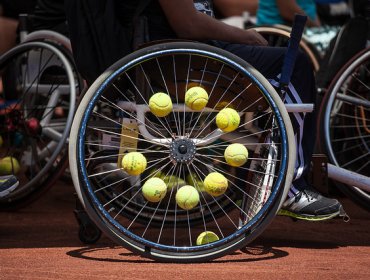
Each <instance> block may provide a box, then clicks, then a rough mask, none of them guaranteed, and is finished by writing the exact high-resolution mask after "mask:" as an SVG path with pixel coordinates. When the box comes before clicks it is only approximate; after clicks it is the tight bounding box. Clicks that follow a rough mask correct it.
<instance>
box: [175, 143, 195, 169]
mask: <svg viewBox="0 0 370 280" xmlns="http://www.w3.org/2000/svg"><path fill="white" fill-rule="evenodd" d="M195 152H196V148H195V144H194V142H193V141H191V140H190V139H176V140H174V141H172V143H171V145H170V157H171V160H172V161H173V162H174V163H190V162H191V161H192V160H193V159H194V156H195Z"/></svg>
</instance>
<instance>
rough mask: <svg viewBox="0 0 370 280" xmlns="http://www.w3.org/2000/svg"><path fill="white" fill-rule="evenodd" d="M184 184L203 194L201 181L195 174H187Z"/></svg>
mask: <svg viewBox="0 0 370 280" xmlns="http://www.w3.org/2000/svg"><path fill="white" fill-rule="evenodd" d="M186 182H187V183H188V184H189V185H191V186H194V188H196V189H197V190H198V191H200V192H203V191H204V183H203V181H202V180H201V179H200V178H199V176H198V174H196V173H189V174H188V175H186Z"/></svg>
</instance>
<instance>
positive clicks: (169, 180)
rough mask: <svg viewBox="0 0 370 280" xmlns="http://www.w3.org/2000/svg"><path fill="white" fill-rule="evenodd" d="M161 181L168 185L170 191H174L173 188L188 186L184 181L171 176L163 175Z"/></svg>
mask: <svg viewBox="0 0 370 280" xmlns="http://www.w3.org/2000/svg"><path fill="white" fill-rule="evenodd" d="M161 179H162V180H163V181H164V182H165V183H166V185H167V188H168V189H172V188H173V187H177V186H179V187H182V186H184V185H186V182H185V181H184V180H183V179H181V178H180V177H177V176H175V175H169V176H165V175H163V176H162V177H161Z"/></svg>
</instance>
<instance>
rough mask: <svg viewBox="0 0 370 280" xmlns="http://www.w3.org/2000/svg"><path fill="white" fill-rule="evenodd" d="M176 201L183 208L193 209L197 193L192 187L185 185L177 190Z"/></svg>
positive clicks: (197, 200) (197, 197)
mask: <svg viewBox="0 0 370 280" xmlns="http://www.w3.org/2000/svg"><path fill="white" fill-rule="evenodd" d="M176 202H177V205H178V206H179V207H181V208H182V209H184V210H190V209H193V208H194V207H195V206H197V205H198V203H199V193H198V191H197V190H196V189H195V188H194V187H192V186H189V185H185V186H183V187H181V188H179V189H178V190H177V193H176Z"/></svg>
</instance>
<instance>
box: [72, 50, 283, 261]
mask: <svg viewBox="0 0 370 280" xmlns="http://www.w3.org/2000/svg"><path fill="white" fill-rule="evenodd" d="M189 53H191V54H189ZM174 54H176V56H177V57H178V56H181V55H183V56H185V57H186V60H187V61H189V64H191V61H192V60H194V59H195V60H200V61H201V64H203V66H204V65H207V64H208V63H210V64H211V63H216V64H217V63H220V64H221V65H223V67H225V68H228V69H227V70H228V71H231V70H232V69H233V71H234V73H236V72H239V73H243V75H244V76H245V77H248V78H249V79H250V80H251V81H253V83H254V84H255V85H257V86H258V87H260V89H261V90H265V93H266V92H267V91H266V89H265V88H264V87H263V85H262V84H261V83H260V81H259V80H257V79H256V78H254V77H253V76H252V75H251V73H250V72H248V70H247V69H245V68H243V67H241V66H240V65H238V64H237V63H235V62H233V61H232V60H230V59H228V58H226V57H223V56H219V55H217V54H213V53H209V52H207V51H202V50H195V49H191V50H189V49H183V50H182V49H177V50H175V51H174V50H161V51H159V52H153V53H149V54H146V55H143V56H141V57H139V58H138V59H134V60H132V61H130V62H129V63H127V64H126V65H124V66H123V67H121V68H119V69H118V70H116V71H115V72H113V73H112V74H111V75H110V76H109V78H108V79H106V80H105V81H104V82H103V84H102V85H101V86H100V88H99V89H98V90H97V91H96V94H95V95H94V96H93V98H92V100H91V101H90V102H89V104H88V106H87V108H86V110H85V113H84V116H83V117H82V121H81V124H80V132H79V135H78V140H77V143H78V147H77V163H78V168H79V176H80V181H81V182H82V184H83V185H84V188H85V187H86V192H87V195H88V197H89V201H90V202H91V203H92V205H93V207H94V208H95V209H96V211H97V213H98V215H99V216H100V217H101V218H102V219H103V220H104V221H105V222H106V223H107V224H109V225H110V226H111V227H112V228H114V229H115V230H117V231H118V232H120V233H121V234H123V235H124V236H126V237H127V238H129V240H130V242H131V245H132V246H146V247H149V248H151V250H152V252H151V253H152V254H155V253H154V251H155V250H158V251H159V252H162V251H164V252H170V253H171V254H172V255H173V254H177V253H178V252H180V253H179V254H181V253H182V254H186V253H192V252H208V251H212V250H217V248H222V247H223V248H227V246H229V245H230V242H231V241H233V242H238V240H239V239H242V238H243V235H244V234H245V233H246V232H247V231H250V230H252V228H253V227H254V226H256V224H258V223H259V222H260V220H261V218H262V217H263V216H264V215H265V214H266V211H268V209H269V207H271V204H272V203H273V201H274V198H275V197H276V195H277V194H278V193H279V189H280V186H281V185H282V184H283V181H284V180H283V179H284V177H285V172H286V160H287V159H286V157H287V155H286V152H287V151H286V149H287V147H286V143H285V141H286V131H285V127H284V124H283V123H282V119H281V116H280V114H279V110H278V108H277V107H276V104H275V101H274V100H273V99H272V98H271V97H270V96H269V95H268V94H266V96H264V98H265V101H266V102H268V106H269V107H270V108H272V110H273V111H274V112H273V114H274V117H275V120H274V124H276V131H278V132H279V134H280V140H282V142H284V143H278V145H280V146H279V156H281V159H280V162H279V167H278V169H279V170H280V171H281V172H276V174H278V175H276V177H274V179H273V181H274V184H275V185H274V186H275V188H274V189H272V190H271V194H270V195H269V197H268V199H267V200H266V201H265V203H264V205H262V207H261V208H260V210H259V212H257V213H254V214H255V215H254V216H253V217H252V218H250V220H249V221H248V222H247V223H246V224H245V225H244V226H242V227H241V228H240V229H238V225H235V222H234V226H236V228H235V230H234V231H233V232H232V233H231V234H223V233H222V232H221V231H220V232H219V233H220V235H222V237H220V240H219V241H216V242H214V243H210V244H207V245H202V246H195V245H194V243H193V242H194V236H193V235H194V234H192V233H191V234H189V238H188V240H187V241H186V242H184V243H181V242H178V241H177V240H176V238H174V241H173V242H174V243H172V241H171V242H170V241H166V242H165V241H161V238H162V237H161V234H162V230H163V229H164V228H165V227H164V225H165V222H164V220H165V219H166V216H164V220H163V223H162V226H161V229H160V233H159V238H158V240H157V241H155V240H154V239H152V238H150V237H147V236H145V237H143V236H144V235H145V234H146V233H147V231H148V227H147V228H145V229H144V230H143V231H142V236H141V237H140V234H138V233H137V232H135V230H133V229H132V228H131V226H132V222H136V221H135V220H134V221H131V223H130V224H129V225H125V226H123V225H122V222H121V221H118V220H119V218H121V217H119V215H121V214H122V213H123V209H124V207H125V206H124V203H122V204H121V205H123V208H121V209H120V210H118V209H115V210H112V211H113V212H115V213H113V214H115V216H114V217H113V215H112V211H109V209H106V207H107V206H109V205H108V204H110V202H109V201H108V198H107V197H106V195H100V196H99V195H98V194H97V192H99V191H100V190H99V189H97V188H96V186H94V183H92V180H91V177H92V176H95V175H94V174H89V171H88V169H87V168H86V162H87V161H89V162H90V161H93V160H95V158H91V154H90V150H89V147H88V146H89V145H91V144H92V142H90V143H88V145H87V141H86V139H88V135H87V133H90V132H89V129H91V125H92V124H93V122H92V120H93V118H92V117H91V115H94V113H93V112H94V110H96V108H97V107H99V106H98V103H99V102H101V100H103V101H104V102H105V103H106V104H109V105H110V106H112V107H113V108H116V109H119V110H122V112H123V113H125V114H128V115H131V116H132V114H131V113H129V109H127V108H129V106H130V105H132V104H123V105H122V106H119V107H117V106H115V105H113V103H112V104H111V103H110V102H109V101H108V99H107V98H104V95H105V94H106V93H107V92H108V89H109V88H110V89H111V88H112V85H113V87H115V86H114V84H115V83H119V81H120V80H121V79H123V78H122V77H126V81H122V80H121V82H122V83H125V82H129V83H132V78H131V77H130V75H128V74H127V73H129V72H130V71H131V70H132V69H134V68H135V67H136V68H137V69H141V70H143V69H149V68H150V67H149V66H148V65H150V66H151V67H153V64H151V62H153V61H154V64H156V65H158V69H157V73H160V75H161V76H160V77H162V78H163V76H165V75H163V72H164V70H163V69H161V66H160V63H159V60H161V59H163V58H166V59H167V61H166V62H167V63H168V61H172V63H173V64H172V67H173V68H176V67H175V66H174V65H176V64H177V61H176V62H175V59H174V58H173V56H172V55H174ZM208 60H210V61H211V62H210V61H208ZM206 61H207V62H206ZM146 63H147V64H148V65H145V64H146ZM161 63H163V61H162V62H161ZM226 66H227V67H226ZM195 68H196V67H195V66H193V67H188V69H187V70H188V72H189V71H190V69H195ZM206 68H207V67H204V69H206ZM167 69H169V68H168V67H167ZM170 69H172V68H170ZM185 72H186V71H185ZM205 72H206V71H203V74H204V73H205ZM219 72H220V71H219ZM143 73H145V70H144V71H143ZM168 73H170V71H169V70H168V71H167V72H166V74H168ZM174 73H175V74H174V75H176V71H175V72H174ZM130 74H132V72H131V73H130ZM198 74H199V73H198ZM229 74H230V73H229ZM185 76H186V78H185V80H186V82H185V84H186V85H185V87H187V86H188V83H189V82H190V81H191V82H195V81H196V82H198V84H200V85H202V86H206V84H207V83H206V79H204V81H203V78H204V77H205V75H201V77H200V78H199V77H198V79H189V75H188V74H186V75H185ZM220 76H221V75H218V77H220ZM231 76H232V75H231ZM245 77H244V78H245ZM143 78H144V81H145V80H146V81H147V82H148V80H149V79H147V75H144V77H143ZM165 80H166V79H164V78H163V81H164V83H163V84H164V86H163V87H164V88H165V89H166V90H167V92H168V85H166V82H165ZM174 80H175V81H180V80H181V78H180V77H176V78H174ZM233 82H235V80H234V81H233V80H229V83H230V85H231V83H233ZM250 83H252V82H250ZM132 84H134V83H132ZM133 88H135V89H136V90H137V87H135V86H133ZM175 89H177V86H175ZM154 91H155V90H153V93H154ZM175 91H176V90H173V91H172V92H175ZM137 92H138V93H139V92H140V91H139V90H137ZM210 92H211V93H210V96H211V95H212V90H210ZM139 95H140V94H139ZM237 97H239V98H240V96H238V95H237ZM140 98H141V101H143V100H146V99H145V98H144V97H143V94H141V97H140ZM172 99H173V102H174V103H179V100H180V99H181V97H179V95H178V93H177V92H176V94H173V96H172ZM235 100H236V98H235V99H234V100H232V101H231V102H230V100H229V103H232V102H235ZM218 101H221V100H218ZM251 103H253V102H250V103H249V105H250V106H251ZM255 104H256V103H255ZM136 105H138V104H135V106H136ZM142 105H143V107H145V106H147V104H142ZM179 105H180V106H179V110H180V109H182V108H185V105H183V104H181V103H179ZM124 106H126V107H124ZM138 106H141V105H138ZM138 106H136V107H138ZM124 108H126V109H124ZM143 110H144V109H143ZM211 111H212V110H211ZM202 113H203V111H202V112H201V113H200V114H199V113H198V115H195V116H194V114H196V113H194V112H190V111H189V112H188V111H187V109H185V110H184V111H181V114H176V112H173V114H172V115H173V116H172V121H173V123H174V124H173V126H171V125H170V123H171V118H169V119H168V120H167V119H163V120H158V122H157V125H158V126H160V125H163V126H166V125H168V127H167V128H165V129H163V130H164V131H165V132H161V131H158V130H157V131H156V133H157V134H158V135H161V134H162V136H163V133H166V130H167V132H168V134H169V135H171V133H172V132H175V133H176V132H178V133H179V135H182V136H184V135H185V134H186V133H187V134H189V135H190V136H189V137H188V138H186V139H187V140H191V141H193V142H196V141H195V140H194V138H192V134H195V132H194V131H193V129H192V128H191V127H189V128H186V125H185V124H186V120H187V117H189V118H191V119H192V118H193V116H194V120H195V121H194V122H195V123H197V122H198V121H199V119H200V117H201V115H202ZM211 113H213V111H212V112H211ZM182 114H183V118H181V117H180V116H181V115H182ZM203 114H204V113H203ZM140 115H141V114H140ZM207 116H208V117H209V119H207V118H206V120H205V122H206V123H212V122H213V121H214V118H215V116H213V115H212V114H208V115H207ZM265 116H266V115H265ZM94 117H95V118H97V117H102V115H101V114H100V113H98V114H95V115H94ZM263 117H264V116H263ZM102 118H105V117H102ZM259 118H261V117H259ZM254 120H255V121H256V119H254ZM94 121H95V122H96V123H97V121H96V119H94ZM136 121H137V122H138V123H140V124H143V125H144V122H145V121H148V122H149V123H151V120H150V119H145V118H144V119H139V118H137V119H136ZM188 123H191V121H188ZM181 124H182V125H183V127H184V128H183V129H181ZM148 127H149V126H148ZM153 127H154V128H151V129H152V130H153V131H155V129H156V126H155V125H154V126H153ZM148 129H149V128H148ZM148 129H146V131H145V132H144V133H142V134H144V135H145V134H146V133H147V132H148ZM168 130H171V131H168ZM272 130H274V131H275V128H274V129H272ZM100 131H101V132H104V131H103V130H101V129H100ZM181 131H182V133H181ZM184 131H185V132H186V133H184ZM198 132H199V131H198ZM251 134H252V133H251ZM259 134H260V135H261V134H262V133H261V132H260V133H259ZM158 135H155V136H157V138H158ZM200 135H202V131H200V133H199V136H200ZM218 137H219V136H218ZM143 138H145V137H143ZM152 138H153V139H157V138H156V137H152ZM163 138H164V139H162V140H163V142H161V139H158V141H156V142H155V144H157V145H162V144H163V143H166V141H167V140H168V139H167V138H168V136H167V137H163ZM203 138H205V137H204V135H203ZM214 138H215V139H217V137H216V136H215V137H214ZM175 139H179V138H176V137H175ZM202 140H204V139H202ZM234 141H235V138H234ZM144 142H145V141H144ZM174 142H175V141H172V142H171V143H174ZM201 142H202V141H199V143H201ZM199 143H198V144H199ZM224 143H225V142H224ZM271 143H273V141H271ZM199 145H200V144H199ZM224 145H225V144H224ZM225 146H226V145H225ZM271 146H273V144H271V145H270V147H271ZM216 147H217V146H216ZM219 147H221V146H219ZM139 150H140V149H139ZM142 152H143V154H145V153H147V154H148V152H151V150H148V151H145V150H144V149H143V150H142ZM269 153H272V152H270V151H269ZM261 154H262V152H261ZM208 156H209V155H208ZM258 160H259V159H258V158H256V159H255V161H258ZM251 161H253V159H251ZM216 162H217V161H216ZM218 163H220V162H218ZM87 164H89V163H87ZM163 169H165V167H164V168H163ZM181 170H182V169H181V167H179V170H176V167H175V168H173V169H169V171H167V175H171V174H180V175H181V173H183V172H184V171H181ZM194 170H197V169H196V168H194ZM221 170H222V169H218V168H213V171H221ZM116 171H117V170H116ZM244 171H246V170H244ZM104 172H106V170H105V171H103V172H101V174H107V173H108V172H106V173H104ZM171 172H172V173H171ZM177 172H180V173H177ZM198 172H199V173H198V174H199V175H200V176H202V175H206V174H201V173H202V172H200V171H199V170H198ZM189 173H191V172H189ZM101 174H100V175H101ZM180 175H179V176H178V177H180ZM228 176H229V177H228V179H229V180H230V181H231V180H233V179H238V178H237V177H236V176H234V177H233V176H232V174H228ZM274 176H275V173H274ZM230 178H231V179H230ZM144 179H145V178H144ZM143 181H144V180H143ZM232 186H233V187H235V188H237V187H238V186H237V185H236V184H232ZM109 187H110V186H108V188H109ZM176 187H178V185H177V186H176ZM103 188H105V189H106V188H107V185H105V186H104V187H103ZM173 190H174V188H172V189H171V194H170V199H169V200H168V201H167V208H166V209H167V210H168V205H170V203H171V198H172V196H173V195H172V191H173ZM118 195H121V196H122V195H124V192H121V193H120V194H118ZM226 195H227V194H226ZM201 196H203V194H202V193H201ZM108 197H109V196H108ZM109 198H112V196H111V197H109ZM112 199H115V197H114V196H113V198H112ZM202 199H203V200H204V203H205V204H204V207H207V206H208V204H207V199H206V198H204V196H203V198H201V201H202ZM104 200H105V201H104ZM127 201H128V200H126V201H125V202H127ZM215 201H216V202H215V204H218V203H217V200H215ZM230 201H231V200H230ZM104 202H105V203H104ZM232 202H233V203H235V202H234V201H232ZM104 204H105V205H104ZM143 204H144V205H143V207H142V208H141V209H140V210H138V213H136V214H137V216H140V214H141V213H142V212H143V211H144V212H145V210H146V205H147V202H143ZM103 205H104V206H103ZM158 207H159V204H158V205H157V206H154V208H158ZM164 207H166V206H164ZM174 207H175V208H174V209H175V210H174V213H177V208H176V207H177V206H176V203H174ZM237 207H238V206H237V205H236V204H235V207H234V208H236V209H238V210H239V211H240V210H243V209H241V208H240V207H239V208H237ZM113 208H114V207H113ZM125 210H126V209H125ZM209 210H210V209H209ZM209 212H210V214H209V215H210V217H209V218H210V219H211V220H212V219H214V220H216V219H217V218H214V217H213V216H212V214H211V213H212V211H209ZM155 215H156V213H154V214H153V216H155ZM226 215H227V214H226ZM243 215H248V214H247V213H243ZM137 216H136V217H137ZM162 217H163V216H162ZM187 217H188V220H189V216H187ZM228 218H230V217H228ZM116 219H117V220H116ZM135 219H136V218H135ZM201 219H202V220H203V224H205V223H206V221H205V220H207V219H206V218H205V217H204V216H203V217H201ZM237 220H238V219H236V221H237ZM151 221H152V220H149V221H148V222H149V224H150V223H151ZM175 221H176V218H175ZM175 223H176V222H175ZM216 223H217V222H216ZM149 224H148V225H149ZM172 226H173V225H172ZM189 228H190V222H189ZM214 228H217V226H214ZM204 229H207V228H206V227H204ZM188 241H190V242H189V243H187V242H188ZM176 242H178V243H177V244H176ZM180 243H181V244H180ZM133 244H134V245H133ZM186 244H187V245H186ZM184 246H185V247H184ZM153 250H154V251H153Z"/></svg>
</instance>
